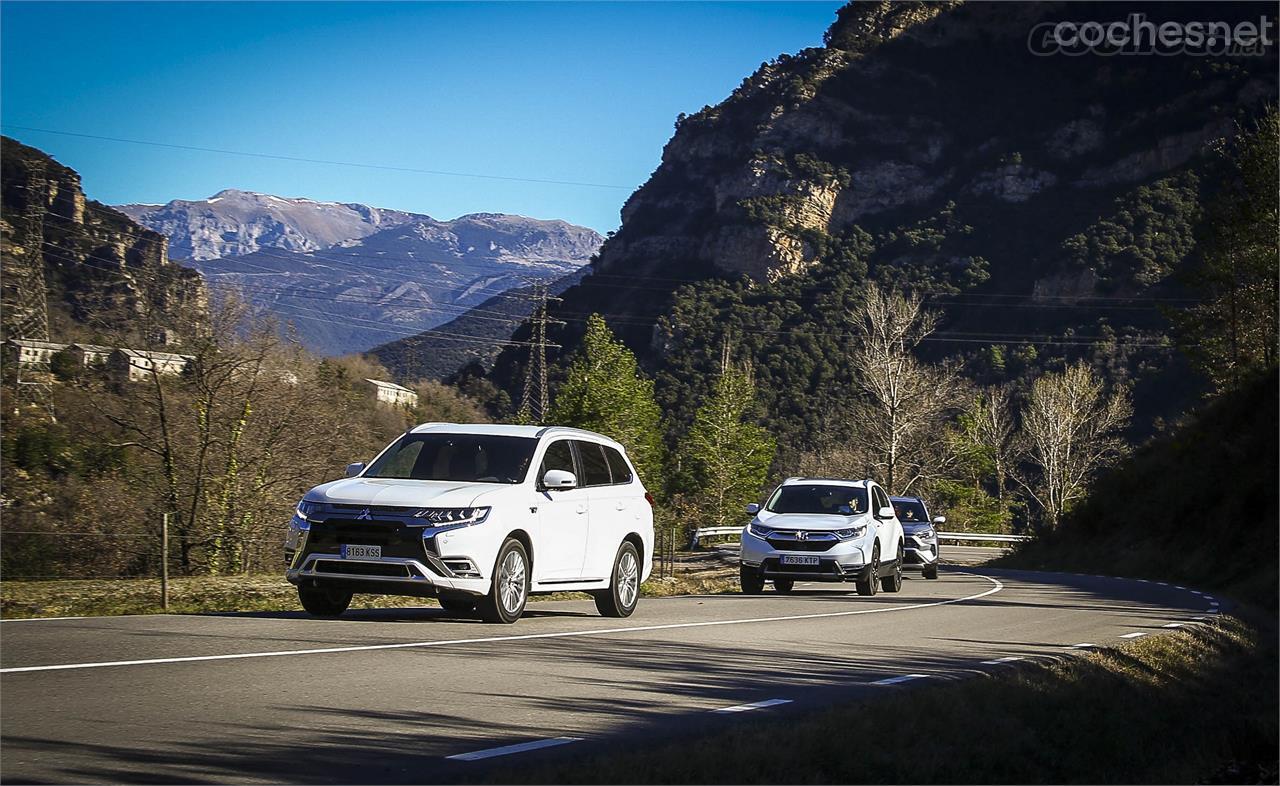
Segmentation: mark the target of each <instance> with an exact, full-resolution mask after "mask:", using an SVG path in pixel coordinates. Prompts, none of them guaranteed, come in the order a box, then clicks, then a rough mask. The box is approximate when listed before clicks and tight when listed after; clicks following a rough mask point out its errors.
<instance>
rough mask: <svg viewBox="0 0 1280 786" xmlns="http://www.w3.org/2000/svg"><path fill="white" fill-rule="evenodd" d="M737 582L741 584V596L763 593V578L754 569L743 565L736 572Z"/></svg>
mask: <svg viewBox="0 0 1280 786" xmlns="http://www.w3.org/2000/svg"><path fill="white" fill-rule="evenodd" d="M738 580H739V581H740V582H741V584H742V594H743V595H759V594H760V593H762V592H764V576H761V575H760V571H758V570H756V569H755V568H748V567H747V566H746V565H743V566H742V567H741V568H740V569H739V570H738Z"/></svg>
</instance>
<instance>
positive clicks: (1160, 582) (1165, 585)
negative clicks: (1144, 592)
mask: <svg viewBox="0 0 1280 786" xmlns="http://www.w3.org/2000/svg"><path fill="white" fill-rule="evenodd" d="M1156 584H1158V585H1160V586H1161V587H1167V586H1169V584H1168V582H1165V581H1157V582H1156Z"/></svg>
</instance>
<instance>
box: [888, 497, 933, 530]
mask: <svg viewBox="0 0 1280 786" xmlns="http://www.w3.org/2000/svg"><path fill="white" fill-rule="evenodd" d="M893 512H894V513H895V514H897V516H898V521H901V522H902V523H903V524H918V523H920V522H922V521H928V520H929V514H928V512H926V511H925V509H924V503H922V502H918V501H916V500H901V499H895V500H894V501H893Z"/></svg>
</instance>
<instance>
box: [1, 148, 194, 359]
mask: <svg viewBox="0 0 1280 786" xmlns="http://www.w3.org/2000/svg"><path fill="white" fill-rule="evenodd" d="M0 256H2V257H3V260H4V280H5V286H4V303H3V313H4V320H3V323H4V330H5V334H6V337H25V338H39V339H46V340H52V341H62V342H66V341H74V340H77V339H84V338H92V337H93V336H94V335H95V334H97V333H101V332H111V333H119V334H124V335H123V336H122V337H124V338H126V339H129V340H137V341H140V342H143V343H153V342H155V341H156V339H157V336H159V335H161V334H162V333H167V332H169V331H173V332H174V333H177V334H182V333H185V332H189V331H190V329H191V328H192V327H193V326H195V325H197V324H199V322H200V321H201V320H202V319H204V318H205V316H206V313H207V307H208V304H207V293H206V290H205V286H204V282H203V281H202V280H201V278H200V275H199V274H198V273H197V272H196V271H194V270H191V269H189V268H186V267H183V266H181V265H178V264H175V263H173V262H171V261H170V260H169V257H168V254H167V252H166V245H165V238H164V236H163V235H160V234H158V233H156V232H153V231H151V230H149V229H146V228H145V227H142V226H139V225H138V224H136V223H134V222H133V221H132V220H131V219H129V217H128V216H125V215H124V214H122V213H120V212H118V211H116V210H114V209H112V208H110V207H107V206H106V205H103V204H101V203H98V202H95V201H93V200H91V199H88V198H86V197H85V194H84V190H83V189H82V188H81V186H80V175H79V174H78V173H76V172H75V170H72V169H70V168H68V167H66V166H63V165H62V164H59V163H58V162H57V161H55V160H54V159H53V158H51V157H50V156H48V155H47V154H45V153H44V152H42V151H40V150H37V149H36V148H34V147H29V146H27V145H24V144H22V143H21V142H18V141H17V140H14V139H10V138H9V137H3V138H0ZM41 295H43V298H42V297H41ZM41 301H43V302H44V303H45V304H46V305H45V308H43V309H42V308H41V307H40V304H41ZM42 312H43V313H42ZM43 314H47V316H44V315H43ZM42 333H43V334H44V335H41V334H42ZM144 333H146V334H145V335H144Z"/></svg>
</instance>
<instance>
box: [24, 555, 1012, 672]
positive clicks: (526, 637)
mask: <svg viewBox="0 0 1280 786" xmlns="http://www.w3.org/2000/svg"><path fill="white" fill-rule="evenodd" d="M955 575H964V576H976V577H977V578H980V579H985V580H986V581H989V582H991V583H992V584H993V585H995V586H993V587H992V588H991V589H989V590H986V591H985V592H979V593H977V594H975V595H966V596H965V597H963V598H952V599H950V600H939V601H934V602H932V603H913V604H911V605H908V606H885V607H882V608H875V609H856V610H854V611H827V612H818V613H815V614H792V615H787V616H781V617H753V618H745V619H733V620H710V621H707V622H674V623H670V624H666V625H636V626H634V627H630V628H602V629H600V630H569V631H560V632H558V633H525V634H518V635H514V636H488V637H483V638H475V639H447V640H444V641H411V642H404V643H400V644H362V645H356V646H351V647H324V648H317V649H307V650H280V651H276V652H237V653H232V654H229V655H189V656H186V657H178V658H143V659H139V660H115V661H102V662H100V663H63V664H52V665H48V666H17V667H12V668H8V669H0V674H19V673H23V672H32V671H66V670H70V669H101V668H107V667H109V666H149V665H154V664H160V663H198V662H202V661H215V660H243V659H247V658H279V657H285V656H289V655H325V654H329V653H338V652H372V651H375V650H402V649H425V648H428V647H448V646H452V645H459V644H488V643H491V642H492V643H496V642H506V641H533V640H537V639H564V638H578V637H586V636H607V635H610V634H615V633H644V632H648V631H655V630H678V629H681V628H709V627H714V626H717V625H748V624H755V623H762V622H789V621H792V620H813V619H829V618H832V617H853V616H857V615H859V614H884V613H886V612H892V611H911V610H913V609H928V608H934V607H936V606H949V605H952V604H954V603H964V602H965V601H970V600H977V599H978V598H985V597H986V596H988V595H994V594H995V593H997V592H999V591H1001V590H1003V589H1004V584H1003V583H1001V582H1000V581H999V580H998V579H994V578H991V577H990V576H981V575H979V574H976V573H957V574H955Z"/></svg>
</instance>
